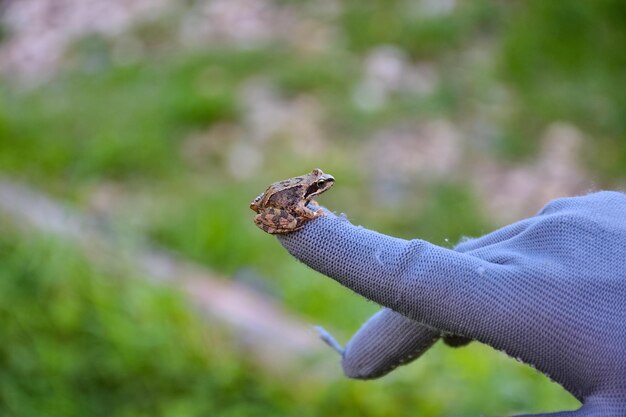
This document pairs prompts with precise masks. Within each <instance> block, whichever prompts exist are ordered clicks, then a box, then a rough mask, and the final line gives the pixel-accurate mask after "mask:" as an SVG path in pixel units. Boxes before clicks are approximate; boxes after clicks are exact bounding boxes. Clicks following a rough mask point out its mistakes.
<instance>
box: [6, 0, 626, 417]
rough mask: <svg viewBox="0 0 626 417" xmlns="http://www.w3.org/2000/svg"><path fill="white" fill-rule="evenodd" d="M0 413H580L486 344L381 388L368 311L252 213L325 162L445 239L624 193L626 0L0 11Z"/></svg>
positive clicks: (199, 1) (361, 217) (384, 224)
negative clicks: (594, 195) (342, 361)
mask: <svg viewBox="0 0 626 417" xmlns="http://www.w3.org/2000/svg"><path fill="white" fill-rule="evenodd" d="M0 4H1V6H0V10H1V18H0V73H1V74H2V75H1V85H0V341H1V343H0V369H1V370H2V372H1V373H0V414H2V415H6V416H143V415H145V416H176V417H179V416H207V415H210V416H213V415H215V416H231V417H244V416H245V417H247V416H292V415H299V416H301V417H306V416H327V415H342V416H372V417H373V416H426V417H428V416H452V415H457V416H458V415H463V416H479V415H507V414H513V413H522V412H524V413H530V412H540V411H542V412H546V411H556V410H561V409H574V408H576V407H577V406H578V403H577V401H576V400H575V399H574V398H573V397H572V396H570V395H569V394H568V393H566V392H565V391H564V390H563V389H562V388H561V387H560V386H558V385H556V384H554V383H552V382H550V381H549V380H548V379H547V378H545V377H544V376H542V375H540V374H538V373H537V372H536V371H534V370H532V369H530V368H528V367H526V366H525V365H522V364H519V363H517V362H516V361H515V360H513V359H511V358H508V357H506V356H505V355H504V354H503V353H500V352H496V351H493V350H492V349H490V348H487V347H485V346H481V345H480V344H478V343H474V344H472V345H470V346H468V347H466V348H461V349H456V350H455V349H451V348H447V347H445V346H442V345H441V344H440V343H439V344H437V345H436V346H435V347H434V348H433V349H431V351H429V352H428V353H427V354H426V355H425V356H424V357H423V358H421V359H420V360H418V361H417V362H415V363H413V364H412V365H411V366H407V367H403V368H401V369H399V370H397V371H396V372H394V373H393V374H390V375H389V376H387V377H385V378H383V379H381V380H378V381H371V382H359V381H350V380H347V379H344V378H343V376H342V372H341V368H340V366H339V358H338V357H337V355H336V353H334V352H333V351H332V350H330V349H329V348H327V347H325V346H324V345H323V344H322V342H320V341H318V340H317V339H316V337H315V335H314V334H313V332H312V331H311V330H310V327H311V325H313V324H321V325H323V326H325V327H326V328H328V329H329V330H331V331H333V332H334V333H335V335H336V336H337V337H338V338H339V339H340V340H341V341H342V342H345V341H346V340H348V338H349V337H350V335H351V334H352V333H353V332H354V331H356V330H357V329H358V327H359V325H360V324H361V323H362V322H363V320H365V319H366V318H367V317H368V316H369V315H371V314H372V313H373V312H375V311H377V309H378V306H376V305H374V304H373V303H370V302H367V301H365V300H363V299H361V298H360V297H359V296H357V295H355V294H353V293H351V292H350V291H349V290H347V289H344V288H341V287H340V286H339V285H338V284H336V283H335V282H334V281H332V280H330V279H328V278H325V277H323V276H321V275H319V274H317V273H315V272H313V271H311V270H309V269H307V268H306V267H305V266H304V265H302V264H299V263H298V262H297V261H295V260H294V259H293V258H291V257H289V256H288V255H287V254H286V252H285V251H284V250H283V249H282V247H281V246H280V245H279V244H278V243H277V241H276V240H275V239H274V238H273V237H271V236H268V235H266V234H265V233H263V232H261V231H260V230H259V229H257V228H256V227H255V226H254V225H253V223H252V221H251V219H252V215H253V213H252V212H251V211H250V209H249V208H248V204H249V202H250V200H252V198H254V197H255V196H256V195H257V194H258V193H259V192H261V191H263V190H264V188H265V187H266V186H267V185H268V184H269V183H270V182H273V181H276V180H279V179H283V178H287V177H292V176H295V175H299V174H302V173H305V172H308V171H310V170H311V169H312V168H314V167H319V168H322V169H323V170H324V171H326V172H329V173H332V174H333V175H334V176H335V177H336V178H337V184H336V185H335V187H334V189H333V190H332V191H330V192H329V193H327V194H325V195H324V196H323V197H321V198H320V201H321V203H322V204H324V205H326V206H327V207H329V208H330V209H332V210H334V211H336V212H345V213H347V215H348V217H349V218H350V219H351V221H352V222H353V223H355V224H361V225H363V226H365V227H368V228H372V229H375V230H378V231H380V232H383V233H387V234H391V235H394V236H398V237H403V238H416V237H417V238H423V239H427V240H429V241H431V242H433V243H435V244H439V245H443V246H447V247H452V246H453V245H454V243H455V242H456V241H457V240H458V239H459V238H460V237H461V236H464V235H467V236H477V235H481V234H484V233H487V232H489V231H491V230H493V229H495V228H497V227H499V226H502V225H504V224H507V223H508V222H512V221H515V220H517V219H520V218H522V217H525V216H530V215H532V214H533V213H535V212H536V211H537V210H539V209H540V208H541V207H542V206H543V205H544V204H545V203H546V202H547V201H548V200H550V199H552V198H555V197H559V196H566V195H574V194H581V193H586V192H588V191H591V190H597V189H602V188H610V189H620V190H624V189H625V188H626V54H625V53H624V51H625V50H626V3H624V2H623V1H620V0H596V1H593V2H590V1H584V0H572V1H569V0H567V1H566V0H563V1H559V2H555V1H552V2H549V1H539V0H531V1H506V2H504V1H495V0H494V1H482V0H481V1H472V2H470V1H460V0H456V1H455V0H419V1H418V0H415V1H408V0H392V1H375V0H368V1H364V0H359V1H356V0H355V1H351V0H346V1H339V0H318V1H315V2H306V1H299V0H186V1H174V0H91V1H81V0H14V1H4V2H2V3H0Z"/></svg>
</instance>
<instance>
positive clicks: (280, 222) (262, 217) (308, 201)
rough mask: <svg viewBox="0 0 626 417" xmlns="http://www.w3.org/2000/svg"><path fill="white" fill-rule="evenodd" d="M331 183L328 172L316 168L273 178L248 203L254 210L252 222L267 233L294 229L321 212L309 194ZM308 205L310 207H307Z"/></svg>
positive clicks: (314, 193) (331, 178) (324, 189)
mask: <svg viewBox="0 0 626 417" xmlns="http://www.w3.org/2000/svg"><path fill="white" fill-rule="evenodd" d="M334 183H335V178H334V177H333V176H332V175H329V174H324V173H323V172H322V170H321V169H318V168H315V169H314V170H313V171H311V172H310V173H309V174H305V175H302V176H300V177H295V178H290V179H288V180H283V181H278V182H275V183H273V184H272V185H270V186H269V187H268V188H267V190H265V192H264V193H261V194H260V195H259V196H258V197H257V198H255V199H254V200H252V202H251V203H250V208H251V209H252V210H254V211H255V212H257V213H258V214H257V215H256V216H254V223H255V224H256V225H257V226H259V228H261V230H264V231H266V232H267V233H270V234H278V233H290V232H293V231H295V230H298V229H300V228H302V226H304V224H305V223H306V222H307V221H309V220H313V219H315V218H317V217H320V216H323V215H324V211H323V210H322V209H321V208H319V206H318V204H317V202H316V201H315V200H312V198H313V197H314V196H316V195H318V194H321V193H323V192H324V191H326V190H328V189H329V188H330V187H332V186H333V184H334ZM310 205H313V209H311V208H309V207H307V206H310Z"/></svg>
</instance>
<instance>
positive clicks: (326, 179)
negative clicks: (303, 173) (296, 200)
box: [304, 168, 335, 201]
mask: <svg viewBox="0 0 626 417" xmlns="http://www.w3.org/2000/svg"><path fill="white" fill-rule="evenodd" d="M307 177H308V178H307V179H306V183H307V187H306V191H305V193H304V198H305V200H307V201H309V200H311V198H313V197H314V196H316V195H319V194H322V193H323V192H325V191H327V190H328V189H330V187H332V186H333V185H334V184H335V177H333V176H332V175H330V174H324V173H323V172H322V170H321V169H319V168H315V169H314V170H313V171H311V173H310V174H308V175H307Z"/></svg>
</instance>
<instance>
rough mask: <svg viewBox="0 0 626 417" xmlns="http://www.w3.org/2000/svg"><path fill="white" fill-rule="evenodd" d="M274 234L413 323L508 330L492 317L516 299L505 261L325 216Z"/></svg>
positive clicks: (488, 336) (462, 330)
mask: <svg viewBox="0 0 626 417" xmlns="http://www.w3.org/2000/svg"><path fill="white" fill-rule="evenodd" d="M279 240H280V242H281V244H282V245H283V246H285V247H286V248H287V250H288V251H289V252H290V253H291V254H292V255H293V256H295V257H296V258H298V259H299V260H301V261H302V262H304V263H305V264H307V265H309V266H310V267H312V268H313V269H315V270H317V271H319V272H321V273H323V274H325V275H327V276H329V277H331V278H333V279H335V280H337V281H338V282H339V283H341V284H342V285H344V286H346V287H348V288H350V289H352V290H353V291H355V292H357V293H358V294H361V295H363V296H364V297H366V298H368V299H370V300H372V301H375V302H377V303H378V304H380V305H383V306H385V307H388V308H391V309H392V310H394V311H397V312H398V313H400V314H402V315H405V316H407V317H409V318H412V319H414V320H416V321H417V322H419V323H424V324H426V325H427V326H430V327H433V328H436V329H438V330H440V331H444V332H448V333H452V334H455V335H460V336H464V337H468V338H471V339H478V340H480V341H486V342H488V343H490V344H491V343H494V342H498V340H494V338H495V339H497V338H498V337H501V335H502V334H508V333H509V332H502V328H503V327H504V328H506V327H507V326H509V325H510V324H511V323H507V322H502V323H496V322H497V321H498V320H501V319H503V318H506V317H507V316H509V314H508V311H509V310H510V309H511V304H512V303H513V302H514V301H516V298H515V297H517V295H516V294H514V293H512V292H511V291H508V289H507V288H503V287H505V286H506V285H509V283H510V282H511V280H501V279H499V278H500V277H501V276H502V275H503V274H504V273H511V272H512V271H513V269H512V267H511V265H507V266H504V265H499V264H495V263H490V262H487V261H484V260H482V259H480V258H477V257H475V256H471V255H469V254H464V253H460V252H457V251H454V250H451V249H446V248H441V247H439V246H435V245H432V244H430V243H428V242H426V241H423V240H412V241H407V240H404V239H398V238H394V237H390V236H386V235H383V234H380V233H377V232H373V231H371V230H368V229H365V228H363V227H356V226H353V225H352V224H350V222H348V221H347V220H346V219H343V218H339V217H337V216H334V215H330V214H329V215H326V216H324V217H321V218H319V219H317V220H315V221H312V222H310V223H309V224H308V225H307V226H306V227H304V228H303V229H301V230H299V231H297V232H294V233H290V234H286V235H284V236H280V237H279ZM499 335H500V336H499ZM502 344H503V343H497V345H499V346H502Z"/></svg>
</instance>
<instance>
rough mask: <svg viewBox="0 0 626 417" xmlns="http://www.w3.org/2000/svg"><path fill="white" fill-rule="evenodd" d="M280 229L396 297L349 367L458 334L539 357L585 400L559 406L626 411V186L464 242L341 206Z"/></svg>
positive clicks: (324, 268) (410, 353)
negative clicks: (395, 227) (400, 227)
mask: <svg viewBox="0 0 626 417" xmlns="http://www.w3.org/2000/svg"><path fill="white" fill-rule="evenodd" d="M279 239H280V241H281V243H282V244H283V245H284V246H285V247H286V248H287V250H288V251H289V252H290V253H291V254H292V255H293V256H295V257H296V258H298V259H300V260H301V261H302V262H304V263H306V264H307V265H309V266H311V267H312V268H314V269H315V270H317V271H319V272H321V273H323V274H325V275H327V276H329V277H331V278H333V279H335V280H337V281H338V282H340V283H341V284H342V285H345V286H346V287H348V288H351V289H352V290H354V291H355V292H357V293H359V294H361V295H363V296H364V297H367V298H368V299H370V300H373V301H375V302H377V303H379V304H380V305H382V306H384V307H386V308H387V309H384V310H383V311H381V312H379V313H378V314H377V315H375V316H374V317H373V318H372V319H370V320H369V321H368V323H366V325H365V326H364V327H363V328H362V329H361V330H360V331H359V332H358V333H357V335H355V337H354V338H353V339H352V340H351V341H350V343H349V344H348V346H347V348H346V351H345V353H344V359H343V365H344V369H345V370H346V373H347V374H348V375H349V376H353V377H375V376H379V375H382V374H384V373H385V372H387V371H388V370H390V369H391V368H393V367H394V366H396V365H397V364H399V363H401V362H407V361H409V360H410V359H412V358H414V357H417V356H418V355H419V354H421V353H422V352H423V351H425V350H426V349H428V347H430V345H432V343H433V342H434V341H435V340H436V339H437V337H438V335H439V334H441V333H443V334H454V335H459V336H462V337H467V338H469V339H476V340H478V341H480V342H483V343H486V344H488V345H490V346H493V347H494V348H496V349H498V350H502V351H505V352H506V353H508V354H509V355H511V356H513V357H516V358H519V359H520V360H522V361H524V362H526V363H528V364H531V365H533V366H534V367H536V368H537V369H538V370H540V371H542V372H544V373H545V374H547V375H549V376H550V377H551V378H552V379H553V380H555V381H556V382H559V383H560V384H561V385H563V386H564V387H565V388H566V389H567V390H568V391H569V392H571V393H572V394H573V395H574V396H576V397H577V398H578V399H579V400H581V401H582V402H583V407H582V408H581V409H580V410H579V411H577V412H566V413H563V414H561V413H559V414H557V415H563V416H566V415H567V416H569V415H572V416H588V417H591V416H605V417H613V416H614V417H618V416H620V417H624V416H626V195H624V194H622V193H617V192H601V193H595V194H590V195H588V196H584V197H574V198H565V199H559V200H554V201H553V202H551V203H550V204H548V205H547V206H546V207H544V209H542V210H541V211H540V212H539V213H538V214H537V215H536V216H535V217H532V218H529V219H526V220H523V221H520V222H518V223H514V224H512V225H509V226H507V227H504V228H502V229H499V230H497V231H495V232H493V233H490V234H488V235H485V236H483V237H481V238H478V239H473V240H467V241H464V242H462V243H461V244H459V245H458V246H457V247H456V248H454V250H450V249H446V248H442V247H438V246H435V245H432V244H430V243H428V242H426V241H423V240H411V241H407V240H403V239H397V238H393V237H389V236H386V235H383V234H380V233H376V232H373V231H370V230H367V229H365V228H362V227H357V226H353V225H352V224H350V223H349V222H348V221H347V220H346V219H344V218H341V217H337V216H335V215H332V214H329V215H327V216H324V217H322V218H320V219H318V220H316V221H314V222H311V223H310V224H309V225H307V226H306V227H305V228H304V229H303V230H300V231H298V232H295V233H292V234H288V235H285V236H281V237H280V238H279ZM350 373H352V375H350Z"/></svg>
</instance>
